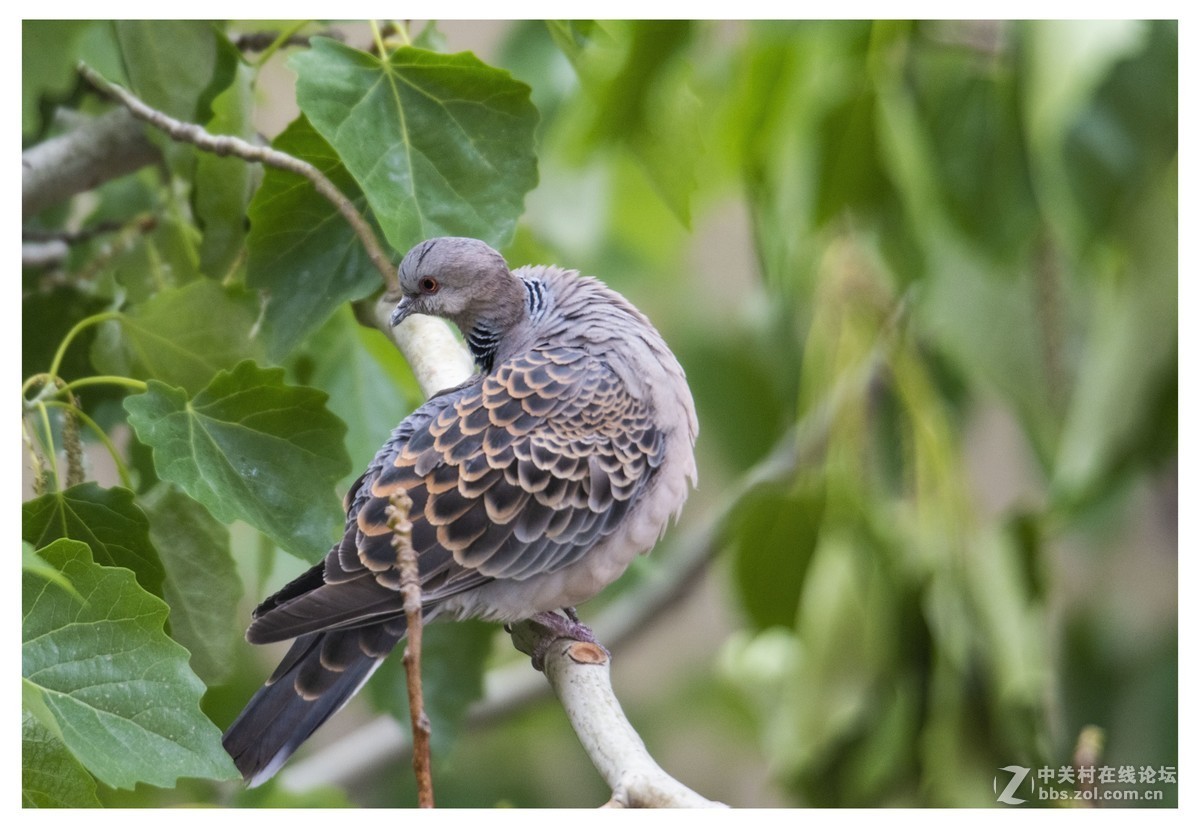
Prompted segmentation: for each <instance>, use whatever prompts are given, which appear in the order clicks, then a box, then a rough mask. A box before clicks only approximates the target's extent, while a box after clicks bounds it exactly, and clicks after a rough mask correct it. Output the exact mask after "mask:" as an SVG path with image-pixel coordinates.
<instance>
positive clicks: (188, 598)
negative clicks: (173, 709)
mask: <svg viewBox="0 0 1200 828" xmlns="http://www.w3.org/2000/svg"><path fill="white" fill-rule="evenodd" d="M142 505H143V507H144V508H145V510H146V514H147V516H148V517H149V518H150V538H151V540H153V541H154V545H155V546H156V547H157V548H158V550H159V554H160V555H161V556H162V562H163V567H164V568H165V569H166V571H167V580H166V583H165V585H164V587H163V597H164V598H165V599H166V601H167V605H168V606H170V608H171V637H172V638H174V639H175V640H176V641H178V642H179V643H180V644H182V645H183V646H184V647H187V649H188V650H189V651H190V652H191V654H192V658H191V667H192V669H193V670H195V671H196V675H198V676H199V677H200V678H201V679H203V681H204V683H205V684H208V685H214V684H221V683H222V682H224V681H225V680H226V679H227V678H228V677H229V674H230V671H231V669H232V667H233V663H234V656H235V651H234V648H235V647H237V646H238V644H239V643H240V642H241V639H242V636H241V630H240V628H239V627H238V625H237V622H236V619H237V617H238V601H240V600H241V597H242V581H241V578H240V577H238V573H237V568H236V567H235V566H234V563H233V556H232V555H231V554H230V551H229V530H228V529H226V528H225V527H224V526H223V525H221V524H220V523H217V522H216V521H215V520H213V518H212V515H210V514H209V513H208V512H207V511H206V510H205V509H204V507H203V506H201V505H200V504H199V503H197V502H196V501H194V500H192V499H191V498H190V497H188V496H187V495H185V494H183V493H182V492H181V491H179V490H178V489H176V488H175V487H173V486H170V485H168V484H165V483H160V484H159V485H157V486H156V487H155V488H153V489H151V490H150V492H148V493H147V494H146V496H145V497H144V498H143V500H142Z"/></svg>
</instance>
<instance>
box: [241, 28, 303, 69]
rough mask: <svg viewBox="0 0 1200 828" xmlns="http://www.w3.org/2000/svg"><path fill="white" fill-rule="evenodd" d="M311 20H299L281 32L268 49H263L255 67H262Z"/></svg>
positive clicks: (255, 62)
mask: <svg viewBox="0 0 1200 828" xmlns="http://www.w3.org/2000/svg"><path fill="white" fill-rule="evenodd" d="M310 22H311V21H308V20H297V21H296V22H295V23H293V24H292V25H291V26H289V27H288V28H286V29H284V30H283V31H282V32H280V33H279V36H278V37H276V38H275V39H274V40H273V41H271V45H270V46H268V47H267V48H266V49H263V52H262V54H261V55H259V56H258V60H256V61H254V66H255V68H262V66H263V64H265V63H266V62H267V61H268V60H270V59H271V58H272V57H273V56H274V55H275V53H276V52H278V51H279V50H280V49H282V48H283V47H284V45H286V44H287V42H288V41H289V40H291V39H292V37H293V35H295V34H296V33H297V32H299V31H300V30H301V29H303V28H304V27H305V26H307V25H308V24H309V23H310Z"/></svg>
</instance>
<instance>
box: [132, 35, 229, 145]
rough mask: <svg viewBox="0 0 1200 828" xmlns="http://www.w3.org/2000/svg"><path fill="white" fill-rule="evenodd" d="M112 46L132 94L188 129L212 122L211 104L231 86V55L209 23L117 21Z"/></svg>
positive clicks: (225, 42)
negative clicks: (119, 56)
mask: <svg viewBox="0 0 1200 828" xmlns="http://www.w3.org/2000/svg"><path fill="white" fill-rule="evenodd" d="M116 27H117V41H118V43H119V44H120V46H121V54H122V56H123V58H124V60H125V69H126V72H127V73H128V75H129V82H130V84H131V85H132V87H133V91H134V92H136V93H137V95H138V97H140V98H141V99H142V100H143V101H145V102H146V103H147V104H149V105H150V106H152V107H154V108H155V109H158V110H161V111H163V112H166V113H167V114H168V115H170V116H172V117H174V118H179V119H180V120H183V121H189V122H192V123H206V122H207V121H208V120H209V118H211V117H212V109H211V105H212V101H213V98H215V97H216V96H217V94H218V93H220V92H221V91H222V90H223V89H225V88H226V87H228V86H229V84H230V82H231V81H232V80H233V75H234V72H235V71H236V68H237V54H236V51H234V50H232V49H230V48H229V44H228V42H227V41H225V39H224V38H223V37H222V36H221V34H220V32H218V31H217V29H216V28H215V27H214V25H213V24H212V23H207V22H204V21H198V20H120V21H117V24H116Z"/></svg>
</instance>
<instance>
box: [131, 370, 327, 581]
mask: <svg viewBox="0 0 1200 828" xmlns="http://www.w3.org/2000/svg"><path fill="white" fill-rule="evenodd" d="M325 399H326V397H325V394H323V393H321V392H320V391H317V390H315V389H312V388H303V387H297V386H289V385H285V384H284V382H283V370H282V369H269V370H264V369H261V368H258V367H257V366H256V365H254V363H252V362H249V361H247V362H243V363H241V364H240V365H238V366H237V367H236V368H234V369H233V370H232V371H222V372H221V373H219V374H218V375H217V376H216V377H215V378H214V379H213V381H212V382H211V383H209V385H208V386H207V387H206V388H204V390H202V391H201V392H200V393H198V394H197V395H196V396H195V397H193V398H190V399H189V397H188V395H187V394H186V393H185V392H184V391H183V389H181V388H171V387H169V386H167V385H164V384H163V383H161V382H155V381H153V380H152V381H151V382H150V383H149V389H148V390H147V391H146V393H144V394H137V395H135V396H131V397H127V398H126V399H125V408H126V410H127V411H128V412H129V424H130V425H131V426H132V427H133V429H134V431H136V432H137V436H138V439H139V440H141V441H142V442H143V443H145V444H146V445H148V446H150V447H151V448H152V449H153V450H154V466H155V468H156V469H158V472H159V476H160V477H161V478H162V479H164V480H169V481H171V482H172V483H176V484H178V485H179V486H180V487H181V488H182V489H183V490H184V491H185V492H187V493H188V494H189V495H191V497H193V498H195V499H196V500H198V501H200V502H201V503H203V504H204V506H205V507H207V508H208V510H209V511H210V512H212V513H213V516H214V517H216V518H217V520H220V521H224V522H229V521H232V520H236V519H241V520H244V521H246V522H247V523H249V524H251V525H252V526H254V527H256V528H257V529H259V530H260V531H262V532H264V533H266V534H267V535H268V536H269V537H270V538H271V539H272V540H274V541H275V542H276V543H278V544H279V545H280V546H282V547H283V548H284V549H286V550H288V551H289V552H291V553H292V554H294V555H297V556H299V557H301V558H304V559H305V560H316V559H317V558H319V557H320V556H321V555H322V554H324V553H325V552H326V551H328V548H329V544H330V542H331V541H332V539H333V536H334V530H335V527H337V526H339V525H340V524H341V522H342V519H343V516H342V511H341V507H340V505H339V503H338V498H337V496H336V494H335V493H334V490H333V486H334V484H335V483H336V482H337V481H338V479H340V478H341V477H342V476H343V475H344V474H346V473H348V471H349V469H350V461H349V458H347V457H346V449H345V447H344V446H343V445H342V438H343V435H344V434H345V431H346V426H345V425H344V424H343V423H342V422H341V421H340V420H339V419H338V418H337V417H335V416H333V415H332V414H330V413H329V411H328V409H327V408H326V407H325Z"/></svg>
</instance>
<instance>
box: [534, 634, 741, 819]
mask: <svg viewBox="0 0 1200 828" xmlns="http://www.w3.org/2000/svg"><path fill="white" fill-rule="evenodd" d="M512 638H513V644H514V645H515V646H516V647H517V649H519V650H520V651H521V652H523V653H525V654H526V655H530V656H532V655H534V653H539V654H541V656H542V658H543V670H544V671H545V673H546V679H547V680H548V681H549V682H550V686H551V687H552V688H553V689H554V694H555V695H556V696H558V700H559V701H560V702H561V703H562V706H563V710H564V711H566V714H567V718H568V719H569V720H570V722H571V727H573V728H574V729H575V734H576V735H577V736H578V737H579V741H580V743H581V744H582V745H583V749H584V751H586V752H587V755H588V757H589V758H590V759H591V760H592V764H593V765H595V766H596V770H597V771H599V772H600V776H602V777H603V778H604V781H605V782H607V783H608V786H609V787H610V788H611V789H612V798H611V799H610V800H609V801H608V803H607V805H606V807H613V808H721V807H724V805H723V804H722V803H720V802H713V801H711V800H709V799H705V798H704V797H702V796H700V794H698V793H696V792H695V791H693V790H692V789H691V788H688V787H687V786H686V785H684V784H683V783H681V782H679V781H678V780H677V779H675V778H674V777H672V776H671V775H670V774H668V773H667V772H666V771H664V770H663V769H662V768H661V767H660V766H659V764H658V763H657V762H655V761H654V759H653V758H652V757H651V756H650V753H649V751H647V750H646V744H645V743H644V742H643V741H642V738H641V737H640V736H638V734H637V731H636V730H634V729H633V725H631V724H630V723H629V720H628V719H626V718H625V712H624V711H623V710H621V704H620V702H618V701H617V697H616V695H615V694H614V693H613V689H612V680H611V677H610V672H609V666H610V664H611V662H610V659H609V657H608V653H607V652H605V651H604V649H603V648H602V647H599V646H597V645H596V644H594V643H592V642H590V641H577V640H573V639H569V638H561V637H558V633H556V632H555V631H554V630H552V629H550V628H549V627H546V626H543V625H542V624H539V623H538V622H536V621H522V622H520V623H519V624H515V625H513V628H512Z"/></svg>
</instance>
